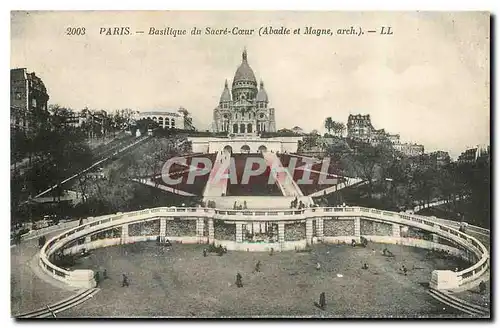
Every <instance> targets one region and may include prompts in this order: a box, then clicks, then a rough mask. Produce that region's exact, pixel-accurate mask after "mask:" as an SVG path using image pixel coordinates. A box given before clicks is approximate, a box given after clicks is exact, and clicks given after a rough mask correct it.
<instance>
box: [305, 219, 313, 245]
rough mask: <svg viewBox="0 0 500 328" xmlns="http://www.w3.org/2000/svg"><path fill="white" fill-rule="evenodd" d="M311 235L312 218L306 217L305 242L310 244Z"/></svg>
mask: <svg viewBox="0 0 500 328" xmlns="http://www.w3.org/2000/svg"><path fill="white" fill-rule="evenodd" d="M312 237H313V219H306V244H307V245H311V244H312Z"/></svg>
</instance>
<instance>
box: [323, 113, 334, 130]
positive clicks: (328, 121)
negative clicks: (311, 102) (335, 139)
mask: <svg viewBox="0 0 500 328" xmlns="http://www.w3.org/2000/svg"><path fill="white" fill-rule="evenodd" d="M324 125H325V129H326V130H327V131H328V133H330V131H331V130H333V128H334V121H333V119H332V118H331V117H330V116H329V117H327V118H326V119H325V124H324Z"/></svg>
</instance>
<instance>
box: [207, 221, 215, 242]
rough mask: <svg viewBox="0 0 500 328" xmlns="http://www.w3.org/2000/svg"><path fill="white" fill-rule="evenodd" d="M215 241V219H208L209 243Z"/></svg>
mask: <svg viewBox="0 0 500 328" xmlns="http://www.w3.org/2000/svg"><path fill="white" fill-rule="evenodd" d="M214 239H215V233H214V219H208V241H209V242H210V243H211V242H212V241H213V240H214Z"/></svg>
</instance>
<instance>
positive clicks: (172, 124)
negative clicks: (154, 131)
mask: <svg viewBox="0 0 500 328" xmlns="http://www.w3.org/2000/svg"><path fill="white" fill-rule="evenodd" d="M170 127H171V128H172V129H173V128H175V120H174V119H173V118H172V119H171V120H170Z"/></svg>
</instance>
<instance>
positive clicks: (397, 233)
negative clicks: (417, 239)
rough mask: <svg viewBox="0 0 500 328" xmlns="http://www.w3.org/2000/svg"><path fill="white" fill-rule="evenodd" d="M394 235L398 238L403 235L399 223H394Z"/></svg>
mask: <svg viewBox="0 0 500 328" xmlns="http://www.w3.org/2000/svg"><path fill="white" fill-rule="evenodd" d="M392 236H393V237H396V238H399V237H401V226H400V225H399V224H397V223H393V224H392Z"/></svg>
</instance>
